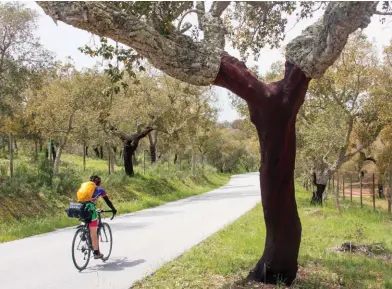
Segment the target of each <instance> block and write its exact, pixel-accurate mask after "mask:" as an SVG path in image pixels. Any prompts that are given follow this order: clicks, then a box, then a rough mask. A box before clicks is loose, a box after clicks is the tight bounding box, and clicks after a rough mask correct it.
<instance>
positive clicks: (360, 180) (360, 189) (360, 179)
mask: <svg viewBox="0 0 392 289" xmlns="http://www.w3.org/2000/svg"><path fill="white" fill-rule="evenodd" d="M359 186H360V188H359V194H360V197H361V208H363V203H362V175H361V176H360V177H359Z"/></svg>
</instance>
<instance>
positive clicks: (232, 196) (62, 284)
mask: <svg viewBox="0 0 392 289" xmlns="http://www.w3.org/2000/svg"><path fill="white" fill-rule="evenodd" d="M258 184H259V181H258V173H250V174H245V175H238V176H234V177H232V179H231V180H230V182H229V183H228V184H227V185H226V186H224V187H222V188H219V189H216V190H214V191H211V192H209V193H206V194H203V195H199V196H194V197H190V198H187V199H183V200H180V201H177V202H172V203H168V204H166V205H163V206H160V207H156V208H153V209H147V210H143V211H140V212H136V213H133V214H127V215H123V216H119V217H117V218H115V219H114V220H113V221H108V222H109V224H110V226H111V227H112V230H113V239H114V242H113V252H112V255H111V258H110V259H109V260H108V261H106V263H103V262H102V261H98V260H94V259H92V260H91V261H90V264H89V267H88V268H87V269H86V270H85V271H83V272H82V273H79V272H78V271H77V270H76V268H75V267H74V265H73V263H72V259H71V242H72V238H73V234H74V229H73V228H67V229H63V230H59V231H56V232H53V233H49V234H44V235H39V236H35V237H31V238H26V239H22V240H17V241H13V242H9V243H5V244H0V288H4V289H52V288H53V289H71V288H72V289H73V288H83V289H90V288H91V289H93V288H94V289H98V288H102V289H110V288H114V289H128V288H130V286H131V285H132V284H133V283H134V282H135V281H137V280H140V279H142V278H143V277H145V276H146V275H148V274H151V273H152V272H154V271H155V270H157V269H158V268H160V267H161V266H162V265H163V264H165V263H166V262H168V261H170V260H172V259H174V258H176V257H177V256H179V255H180V254H182V253H183V252H185V251H186V250H188V249H190V248H191V247H193V246H195V245H197V244H198V243H200V242H201V241H202V240H204V239H206V238H207V237H208V236H210V235H212V234H213V233H215V232H216V231H218V230H219V229H221V228H222V227H224V226H225V225H227V224H228V223H230V222H232V221H234V220H235V219H237V218H238V217H240V216H241V215H243V214H244V213H245V212H247V211H249V210H250V209H251V208H253V207H254V205H255V204H257V203H258V202H260V193H259V187H258Z"/></svg>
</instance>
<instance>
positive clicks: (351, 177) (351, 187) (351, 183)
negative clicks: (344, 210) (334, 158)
mask: <svg viewBox="0 0 392 289" xmlns="http://www.w3.org/2000/svg"><path fill="white" fill-rule="evenodd" d="M352 201H353V175H352V174H350V202H352Z"/></svg>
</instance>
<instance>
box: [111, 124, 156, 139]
mask: <svg viewBox="0 0 392 289" xmlns="http://www.w3.org/2000/svg"><path fill="white" fill-rule="evenodd" d="M154 129H155V128H153V127H146V128H145V129H143V130H141V131H139V132H137V133H133V134H128V133H126V132H124V131H121V130H119V129H117V128H116V127H114V126H111V127H110V131H111V133H112V134H113V135H115V136H117V137H119V138H120V139H121V140H122V141H123V142H132V141H139V140H140V139H142V138H144V137H145V136H147V135H148V134H149V133H150V132H151V131H153V130H154Z"/></svg>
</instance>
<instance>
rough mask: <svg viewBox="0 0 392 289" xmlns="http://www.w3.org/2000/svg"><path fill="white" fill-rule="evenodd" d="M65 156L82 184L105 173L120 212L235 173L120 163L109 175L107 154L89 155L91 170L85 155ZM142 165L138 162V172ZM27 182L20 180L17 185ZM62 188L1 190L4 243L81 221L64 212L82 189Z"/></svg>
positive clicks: (210, 185) (203, 188)
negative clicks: (130, 169)
mask: <svg viewBox="0 0 392 289" xmlns="http://www.w3.org/2000/svg"><path fill="white" fill-rule="evenodd" d="M63 160H64V163H63V168H62V170H63V171H66V168H67V167H70V166H72V167H73V168H74V169H75V170H76V175H77V177H78V178H77V180H76V181H77V182H76V183H77V184H79V180H80V182H81V181H85V180H87V179H88V176H89V175H91V174H92V173H96V174H99V175H101V176H102V177H103V180H102V186H103V187H104V188H105V189H106V190H107V191H108V193H109V196H110V198H111V199H112V201H113V203H114V205H115V206H116V209H117V210H118V213H119V214H123V213H131V212H135V211H139V210H142V209H146V208H151V207H155V206H159V205H161V204H164V203H166V202H169V201H175V200H178V199H181V198H186V197H189V196H192V195H197V194H201V193H204V192H207V191H210V190H212V189H215V188H217V187H220V186H222V185H224V184H226V183H227V182H228V181H229V178H230V176H229V175H225V174H218V173H216V172H215V171H214V170H213V169H212V168H210V167H207V168H206V170H205V172H204V173H203V172H201V170H200V171H199V172H198V173H197V174H196V176H194V177H192V176H191V173H190V172H189V171H176V170H175V169H174V168H172V170H171V171H167V170H166V171H164V169H163V168H162V169H161V171H160V173H158V169H159V167H158V168H157V169H149V170H148V171H147V172H146V174H141V173H136V175H135V176H134V177H132V178H129V177H128V176H126V175H125V174H124V173H123V172H121V171H119V170H120V167H117V168H116V171H117V172H116V173H114V174H112V175H107V174H106V173H105V172H104V171H105V169H107V163H106V162H105V161H102V160H94V159H89V160H88V161H87V167H86V171H83V170H81V165H82V158H81V157H77V156H72V155H65V156H64V158H63ZM29 165H30V164H29ZM140 171H141V170H140V168H136V172H140ZM73 182H74V183H75V180H74V181H73ZM24 185H25V184H16V187H23V186H24ZM61 192H62V193H56V191H53V190H42V191H40V192H31V191H29V190H28V189H24V190H22V191H21V192H15V193H10V194H7V195H3V196H1V195H0V243H1V242H7V241H12V240H16V239H20V238H24V237H29V236H32V235H37V234H41V233H47V232H51V231H53V230H55V229H59V228H64V227H67V226H73V225H76V224H78V221H77V220H76V219H70V218H68V217H67V216H66V214H65V212H64V209H65V208H66V207H67V205H68V204H69V202H70V201H75V198H76V190H74V189H73V188H71V189H67V190H62V191H61ZM98 206H101V207H104V208H105V207H106V204H105V203H104V202H103V201H102V200H99V201H98Z"/></svg>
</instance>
